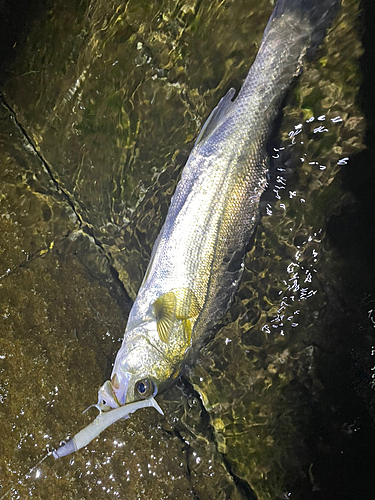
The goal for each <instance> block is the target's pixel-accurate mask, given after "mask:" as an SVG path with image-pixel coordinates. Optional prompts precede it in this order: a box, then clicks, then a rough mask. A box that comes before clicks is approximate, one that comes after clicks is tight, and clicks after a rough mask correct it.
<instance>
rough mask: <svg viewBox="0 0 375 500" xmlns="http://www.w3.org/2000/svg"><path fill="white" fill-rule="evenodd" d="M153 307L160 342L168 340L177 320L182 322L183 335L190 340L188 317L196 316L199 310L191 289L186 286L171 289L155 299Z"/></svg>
mask: <svg viewBox="0 0 375 500" xmlns="http://www.w3.org/2000/svg"><path fill="white" fill-rule="evenodd" d="M153 309H154V313H155V317H156V327H157V331H158V335H159V338H160V340H161V341H162V342H166V343H167V342H168V340H169V336H170V333H171V331H172V328H173V326H174V324H175V323H176V321H177V320H181V321H182V322H183V328H184V332H185V337H186V338H187V340H188V342H190V338H191V330H192V327H191V322H190V321H189V318H193V317H196V316H198V314H199V312H200V306H199V303H198V300H197V298H196V296H195V295H194V293H193V292H192V291H191V290H189V289H188V288H176V289H174V290H171V291H170V292H167V293H165V294H164V295H161V296H160V297H159V298H158V299H156V300H155V302H154V304H153Z"/></svg>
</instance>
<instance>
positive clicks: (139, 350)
mask: <svg viewBox="0 0 375 500" xmlns="http://www.w3.org/2000/svg"><path fill="white" fill-rule="evenodd" d="M339 7H340V0H278V1H277V3H276V6H275V8H274V11H273V13H272V15H271V17H270V19H269V21H268V24H267V26H266V29H265V31H264V34H263V38H262V41H261V45H260V48H259V51H258V54H257V56H256V59H255V61H254V63H253V65H252V66H251V68H250V70H249V73H248V75H247V77H246V79H245V80H244V83H243V85H242V88H241V89H240V91H239V93H238V95H237V96H236V97H235V94H236V92H235V89H233V88H231V89H229V91H228V92H227V94H226V95H225V96H224V97H223V98H222V99H221V100H220V102H219V104H218V105H217V106H216V107H215V109H214V110H213V111H212V112H211V114H210V116H209V117H208V119H207V121H206V122H205V124H204V126H203V128H202V130H201V132H200V134H199V136H198V138H197V140H196V142H195V144H194V147H193V149H192V151H191V153H190V155H189V158H188V160H187V163H186V165H185V167H184V169H183V171H182V174H181V178H180V181H179V182H178V184H177V187H176V191H175V193H174V195H173V197H172V200H171V204H170V207H169V210H168V213H167V216H166V219H165V222H164V225H163V227H162V229H161V231H160V233H159V235H158V237H157V239H156V241H155V244H154V246H153V250H152V253H151V259H150V262H149V265H148V267H147V270H146V273H145V276H144V279H143V282H142V284H141V286H140V289H139V291H138V295H137V297H136V299H135V302H134V304H133V307H132V309H131V311H130V315H129V319H128V323H127V326H126V330H125V334H124V339H123V342H122V345H121V348H120V349H119V351H118V353H117V356H116V359H115V362H114V366H113V370H112V374H111V379H110V380H107V381H106V382H105V383H104V384H103V385H102V387H101V388H100V389H99V392H98V403H97V405H96V406H97V407H98V409H99V410H100V412H101V414H102V412H103V414H105V415H106V414H108V412H111V411H117V410H116V409H118V408H126V407H127V406H128V405H132V404H134V403H135V402H137V409H138V408H140V407H142V403H144V406H150V404H149V401H150V399H151V398H152V401H153V398H154V397H155V396H156V395H157V394H159V393H161V392H162V391H164V390H165V389H166V388H168V386H169V385H170V384H172V383H173V382H174V381H175V380H176V378H177V377H178V375H179V374H180V372H181V370H182V369H183V367H184V366H185V365H186V364H189V363H190V362H192V360H194V356H195V355H196V353H197V352H199V349H200V348H201V347H202V345H203V344H204V342H205V340H206V339H207V336H208V335H209V334H210V332H212V330H213V329H214V327H215V325H216V324H217V323H218V321H219V320H220V319H221V318H222V317H223V315H224V314H225V312H226V311H227V310H228V308H229V306H230V304H231V302H232V300H233V296H234V294H235V292H236V290H237V288H238V285H239V282H240V280H241V276H242V273H243V268H244V257H245V254H246V248H247V246H248V243H249V240H250V238H251V236H252V235H253V233H254V231H255V228H256V226H257V222H258V220H259V217H260V215H259V202H260V198H261V195H262V193H263V192H264V190H265V188H266V186H267V174H268V170H269V157H268V155H267V151H266V149H267V142H268V140H269V138H270V135H271V133H272V131H273V126H274V123H275V120H276V118H277V116H278V114H279V112H280V108H281V106H282V102H283V100H284V98H285V95H286V93H287V91H288V89H289V88H290V86H291V84H292V82H293V81H294V80H295V78H296V77H297V76H298V75H299V74H300V73H301V70H302V67H303V63H304V61H305V60H306V59H307V58H312V57H314V55H315V53H316V51H317V49H318V47H319V45H320V44H321V43H322V41H323V39H324V36H325V33H326V31H327V29H328V28H329V27H330V26H331V24H332V22H333V19H334V17H335V16H336V14H337V11H338V9H339ZM154 406H155V405H154ZM125 413H126V412H125ZM99 417H100V415H99ZM99 417H98V418H99ZM119 418H122V417H119ZM116 420H117V419H116ZM90 425H91V424H90ZM90 425H89V426H88V427H87V428H86V429H88V430H87V436H85V429H83V430H82V431H80V433H79V435H80V439H81V440H82V439H83V441H80V442H82V443H84V445H86V444H88V442H89V441H90V440H91V439H93V438H94V437H96V435H97V434H96V433H95V432H93V431H92V427H90ZM82 433H83V434H82ZM82 435H83V436H84V437H83V438H82ZM73 439H74V438H73ZM73 444H74V443H73ZM63 446H66V448H65V451H67V453H70V452H71V451H75V450H76V449H77V447H76V446H73V445H71V443H70V444H69V442H68V443H67V444H65V445H63ZM59 450H60V449H59ZM59 450H56V453H55V454H54V456H55V458H59V457H60V456H63V455H64V454H67V453H65V451H64V450H60V451H59Z"/></svg>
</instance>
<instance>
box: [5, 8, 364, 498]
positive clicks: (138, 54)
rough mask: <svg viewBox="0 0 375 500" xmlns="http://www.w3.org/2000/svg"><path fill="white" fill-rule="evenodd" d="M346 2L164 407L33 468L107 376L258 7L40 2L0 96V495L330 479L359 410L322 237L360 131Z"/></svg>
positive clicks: (240, 486) (218, 490)
mask: <svg viewBox="0 0 375 500" xmlns="http://www.w3.org/2000/svg"><path fill="white" fill-rule="evenodd" d="M343 4H344V7H343V9H342V11H341V12H340V15H339V17H338V19H337V21H336V23H335V25H334V27H333V29H332V31H331V32H330V34H329V35H328V37H327V40H326V43H325V44H324V46H323V47H322V49H321V51H320V53H319V57H318V58H317V60H316V61H315V62H313V63H309V64H307V65H306V67H305V71H304V74H303V75H302V77H301V78H300V79H299V81H298V83H297V85H296V86H295V88H294V89H293V91H292V92H291V93H290V95H289V96H288V99H287V102H286V106H285V108H284V116H283V119H282V122H281V125H280V131H279V134H278V136H277V138H275V141H274V143H273V146H274V147H275V148H276V149H275V150H273V153H272V156H273V157H274V159H273V170H272V171H273V177H274V179H273V182H272V189H270V190H269V192H268V193H267V194H266V195H265V197H264V201H263V202H262V207H261V210H262V213H263V215H264V216H263V218H262V221H261V223H260V226H259V228H258V230H257V233H256V237H255V241H254V244H253V246H252V248H251V250H250V251H249V254H248V256H247V259H246V263H245V265H246V270H245V274H244V279H243V281H242V283H241V286H240V290H239V292H238V293H237V295H236V298H235V301H234V304H233V306H232V308H231V310H230V311H229V312H228V314H227V316H226V318H225V320H224V321H223V325H222V327H221V329H220V330H219V331H218V333H217V334H216V336H215V337H214V338H213V339H212V340H211V341H210V342H209V343H208V344H207V346H206V347H205V348H204V349H202V352H201V354H200V357H199V359H198V360H197V362H196V363H195V364H194V365H193V366H192V367H191V368H190V370H189V371H188V372H187V373H185V374H184V375H183V377H182V378H181V379H180V380H179V382H178V383H177V385H176V386H174V387H173V388H171V389H170V390H169V391H168V392H166V393H165V394H164V395H162V396H160V397H159V398H158V401H159V403H160V405H161V406H162V407H163V410H164V412H165V417H161V416H160V415H158V414H157V413H156V412H155V411H154V410H152V409H145V410H144V411H141V412H137V413H136V414H134V415H133V416H132V417H131V418H130V419H129V420H127V421H126V422H124V423H123V422H119V423H117V424H115V425H114V426H112V427H111V428H109V429H108V430H106V431H105V432H104V433H103V434H102V435H101V436H100V437H99V438H98V439H97V440H95V441H94V442H93V443H91V444H90V445H89V446H88V447H87V449H85V450H81V451H79V452H77V453H76V454H75V455H74V456H72V457H69V458H66V459H61V460H59V461H57V462H54V461H53V459H52V457H47V459H46V460H45V461H44V462H42V463H41V464H39V465H38V466H37V467H35V468H33V469H32V470H31V468H32V467H34V465H35V464H36V463H37V462H38V460H39V459H41V458H43V457H44V456H45V455H46V453H47V450H48V449H49V448H50V447H51V446H57V444H58V442H59V441H60V440H62V439H66V437H67V436H68V433H70V432H71V433H72V434H73V433H75V432H76V431H77V430H79V429H80V428H82V427H83V426H84V425H86V424H87V423H88V422H89V421H90V420H91V419H92V418H93V417H94V415H95V410H90V412H88V413H87V414H85V415H81V412H82V411H83V410H84V409H85V408H86V407H87V406H89V405H90V404H92V403H94V402H96V391H97V390H98V388H99V386H100V385H101V383H102V382H103V381H104V380H105V379H106V378H108V375H109V373H110V370H111V363H112V361H113V359H114V356H115V354H116V351H117V350H118V348H119V346H120V343H121V340H122V336H123V332H124V329H125V325H126V318H127V314H128V311H129V309H130V306H131V301H132V299H134V297H135V295H136V292H137V289H138V287H139V285H140V281H141V279H142V276H143V273H144V271H145V268H146V266H147V263H148V259H149V255H150V252H151V248H152V244H153V241H154V240H155V237H156V235H157V233H158V231H159V229H160V227H161V224H162V222H163V219H164V217H165V215H166V212H167V209H168V203H169V200H170V197H171V195H172V193H173V190H174V187H175V185H176V182H177V179H178V176H179V173H180V171H181V168H182V166H183V163H184V161H185V160H186V158H187V156H188V152H189V150H190V148H191V147H192V144H193V141H194V139H195V137H196V136H197V134H198V133H199V129H200V127H201V125H202V123H203V122H204V119H205V118H206V117H207V115H208V114H209V112H210V111H211V110H212V108H213V107H214V106H215V105H216V103H217V101H218V100H219V99H220V97H221V96H223V95H224V94H225V92H226V90H227V89H228V88H229V87H230V86H234V87H235V88H237V89H238V88H239V87H240V85H241V82H242V80H243V78H244V77H245V76H246V73H247V71H248V68H249V66H250V64H251V62H252V60H253V58H254V57H255V54H256V51H257V48H258V46H259V42H260V39H261V35H262V32H263V29H264V27H265V25H266V22H267V20H268V17H269V15H270V13H271V11H272V6H271V4H270V3H269V2H268V1H265V0H262V1H257V2H255V1H252V0H241V1H238V2H232V1H229V0H228V1H216V2H212V1H210V2H209V1H206V0H204V1H200V2H198V1H194V0H193V1H191V2H175V1H172V0H170V1H164V2H154V3H148V2H139V1H129V2H126V3H124V4H123V3H122V2H119V1H115V0H113V1H111V2H102V1H101V0H97V1H91V2H89V1H78V0H70V1H68V2H67V1H64V2H59V1H55V2H53V4H51V5H50V6H49V9H46V10H43V9H41V12H40V13H39V14H38V16H36V18H35V20H34V21H33V23H31V24H30V27H29V28H30V31H29V34H28V37H27V39H26V40H25V41H24V42H23V43H22V42H20V43H19V46H18V48H17V52H16V56H15V59H14V61H13V63H12V65H11V66H9V67H8V73H7V78H6V79H5V78H4V81H3V85H2V92H3V97H4V102H3V104H2V106H1V110H0V148H1V149H0V158H1V164H2V167H1V172H0V175H1V181H2V182H1V198H0V203H1V220H0V224H1V226H0V227H1V234H2V235H3V237H2V243H1V255H0V276H1V279H0V311H1V317H2V334H1V339H0V403H1V406H0V408H1V413H0V423H1V428H2V429H3V432H2V437H1V440H0V453H1V455H0V456H1V458H0V486H1V488H2V489H1V490H0V497H1V494H2V493H3V492H6V491H8V488H11V490H10V491H9V493H8V495H7V497H8V498H14V499H16V498H27V497H34V498H41V499H43V498H51V497H52V498H59V499H64V498H66V499H71V498H89V497H92V496H94V497H95V498H103V499H104V498H112V497H115V498H125V497H126V498H129V499H130V500H132V499H138V498H139V499H158V500H159V499H162V498H177V497H178V498H180V499H197V498H201V499H209V498H213V499H224V498H230V499H237V498H238V499H240V498H258V499H259V500H261V499H275V498H295V499H299V498H301V499H308V498H334V497H333V496H332V495H331V496H330V494H331V493H330V492H331V490H332V488H333V487H334V488H336V492H337V488H340V487H343V486H342V485H341V484H345V479H344V475H345V474H344V473H343V469H345V467H346V466H348V463H350V461H349V462H348V461H347V462H343V463H344V465H345V467H344V466H343V467H341V469H340V467H339V466H338V464H340V460H342V457H341V455H342V453H345V454H346V453H347V450H348V453H350V449H351V447H352V449H355V450H356V449H357V448H358V445H357V444H355V443H356V442H355V441H354V440H355V439H357V438H356V435H358V434H359V431H360V429H361V425H362V428H363V426H364V425H365V428H366V425H368V424H367V423H366V422H365V424H363V421H364V420H365V417H363V416H362V417H361V418H362V423H360V422H359V420H358V418H357V414H356V413H355V411H354V410H353V411H350V408H351V407H352V406H354V403H353V401H354V399H353V398H355V394H352V393H351V392H350V387H351V384H352V379H351V378H350V377H351V376H350V375H349V374H348V366H349V365H351V364H352V358H351V357H350V356H351V352H352V348H353V331H358V329H359V326H357V325H360V324H362V323H363V324H364V325H366V321H367V318H365V317H364V312H365V313H367V309H368V308H366V307H367V305H364V306H363V307H362V306H360V304H361V302H360V300H362V299H361V298H359V297H356V298H354V299H353V297H352V296H351V295H350V294H348V292H347V287H346V285H347V283H345V279H344V278H345V276H346V275H345V274H344V270H345V263H344V262H343V260H342V258H341V256H340V254H339V253H338V251H337V250H336V247H335V246H334V245H333V244H332V242H331V240H330V239H329V238H327V220H329V218H330V216H331V219H330V220H332V215H335V216H337V214H339V213H340V211H342V210H343V207H346V206H349V207H350V206H351V203H352V200H353V198H352V195H350V194H349V193H348V192H347V191H346V190H345V189H343V187H342V184H341V175H340V173H339V172H340V169H342V168H345V165H347V164H348V161H349V159H351V158H352V157H353V156H355V155H356V154H358V152H359V151H361V149H362V148H363V133H364V127H365V123H364V118H363V115H362V113H361V111H360V110H359V108H358V105H357V94H358V87H359V84H360V80H361V77H360V71H359V63H358V60H359V57H360V56H361V53H362V48H361V44H360V41H359V35H358V32H357V31H356V29H355V28H358V26H359V24H358V21H357V9H358V2H356V1H354V0H346V1H343ZM349 165H350V163H349ZM344 209H345V208H344ZM362 298H363V297H362ZM352 299H353V300H352ZM356 300H357V302H356ZM361 307H362V309H361ZM357 315H358V316H357ZM361 315H362V316H361ZM361 322H362V323H361ZM348 325H349V326H348ZM353 325H354V326H353ZM370 327H372V325H370ZM355 329H356V330H355ZM369 331H370V333H371V330H366V331H365V333H364V334H363V336H362V337H360V338H358V339H357V340H358V342H357V345H360V346H362V347H361V348H363V349H367V347H368V346H369V345H370V335H369V333H368V332H369ZM340 384H341V385H340ZM348 387H349V391H348ZM353 393H354V391H353ZM348 401H350V402H349V403H348ZM355 404H357V402H356V403H355ZM348 408H349V410H348ZM344 409H346V410H344ZM361 412H362V410H361ZM359 413H360V412H359V410H358V414H359ZM356 433H357V434H356ZM356 447H357V448H356ZM335 467H338V469H339V472H336V469H335ZM327 470H328V471H330V470H331V471H332V474H333V475H334V476H335V481H334V483H333V485H332V480H331V481H329V480H327V477H326V474H327ZM341 476H342V478H343V479H339V478H340V477H341ZM358 488H360V486H358ZM358 488H357V490H355V493H356V494H357V495H359V494H360V492H361V490H360V489H358ZM353 491H354V490H353ZM348 498H350V497H348ZM362 498H365V496H364V495H363V494H362Z"/></svg>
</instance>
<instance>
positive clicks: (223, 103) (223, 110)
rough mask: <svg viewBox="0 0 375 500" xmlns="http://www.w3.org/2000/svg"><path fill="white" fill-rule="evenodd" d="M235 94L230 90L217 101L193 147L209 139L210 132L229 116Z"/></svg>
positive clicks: (233, 90)
mask: <svg viewBox="0 0 375 500" xmlns="http://www.w3.org/2000/svg"><path fill="white" fill-rule="evenodd" d="M235 93H236V91H235V89H234V88H230V89H229V90H228V92H227V93H226V94H225V96H224V97H222V98H221V99H220V101H219V104H218V105H217V106H216V108H214V109H213V110H212V111H211V114H210V116H209V117H208V118H207V120H206V122H205V124H204V125H203V127H202V130H201V131H200V133H199V135H198V137H197V140H196V141H195V144H194V147H196V146H197V145H198V144H201V143H202V142H203V141H205V140H206V139H207V137H209V136H210V135H211V134H212V132H213V131H214V130H215V129H216V127H218V126H219V125H220V124H221V123H222V122H223V121H224V119H225V118H226V117H227V115H228V114H229V112H230V110H231V109H232V105H233V101H232V99H233V96H234V94H235Z"/></svg>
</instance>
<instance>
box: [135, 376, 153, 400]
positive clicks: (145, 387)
mask: <svg viewBox="0 0 375 500" xmlns="http://www.w3.org/2000/svg"><path fill="white" fill-rule="evenodd" d="M135 390H136V392H137V393H138V394H139V395H140V396H141V397H142V398H148V397H150V396H152V395H153V394H154V390H155V387H154V383H153V382H152V380H149V379H147V378H144V379H142V380H138V382H136V384H135Z"/></svg>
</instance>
